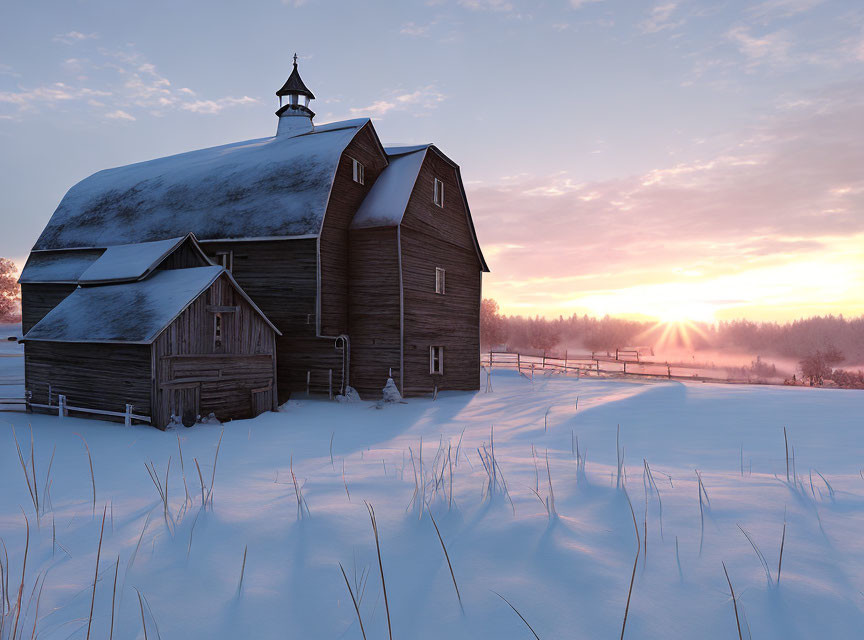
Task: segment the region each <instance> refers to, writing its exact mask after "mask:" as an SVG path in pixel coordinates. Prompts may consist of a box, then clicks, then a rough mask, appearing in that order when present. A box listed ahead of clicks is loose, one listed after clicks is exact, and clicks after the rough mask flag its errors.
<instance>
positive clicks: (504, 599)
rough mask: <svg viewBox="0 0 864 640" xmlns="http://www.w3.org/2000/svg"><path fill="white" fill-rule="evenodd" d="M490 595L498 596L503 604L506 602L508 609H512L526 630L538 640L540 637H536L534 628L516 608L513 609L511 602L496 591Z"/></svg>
mask: <svg viewBox="0 0 864 640" xmlns="http://www.w3.org/2000/svg"><path fill="white" fill-rule="evenodd" d="M492 593H494V594H495V595H496V596H498V597H499V598H501V599H502V600H503V601H504V602H506V603H507V604H508V605H509V607H510V608H511V609H513V611H515V612H516V615H517V616H519V618H520V619H521V620H522V622H524V623H525V626H526V627H528V630H529V631H531V633H532V634H534V637H535V638H537V640H540V636H538V635H537V632H536V631H534V627H532V626H531V625H530V624H529V623H528V621H527V620H526V619H525V616H523V615H522V614H521V613H519V609H517V608H516V607H514V606H513V603H512V602H510V601H509V600H508V599H507V598H505V597H504V596H502V595H501V594H500V593H498V592H497V591H493V592H492Z"/></svg>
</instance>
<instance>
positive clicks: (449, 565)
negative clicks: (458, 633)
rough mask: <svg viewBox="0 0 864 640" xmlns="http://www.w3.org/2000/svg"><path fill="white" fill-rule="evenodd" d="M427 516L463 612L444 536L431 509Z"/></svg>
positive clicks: (460, 596)
mask: <svg viewBox="0 0 864 640" xmlns="http://www.w3.org/2000/svg"><path fill="white" fill-rule="evenodd" d="M429 518H430V519H431V520H432V526H433V527H435V533H437V534H438V541H439V542H440V543H441V549H442V550H443V551H444V559H445V560H447V568H448V569H450V577H451V578H452V579H453V588H454V589H456V598H457V599H458V600H459V608H460V609H462V612H463V613H464V612H465V607H463V606H462V595H461V594H460V593H459V585H458V584H456V574H455V573H454V572H453V565H452V564H451V563H450V554H449V553H447V547H446V546H445V545H444V538H443V537H441V531H440V530H439V529H438V523H437V522H435V516H433V515H432V511H429Z"/></svg>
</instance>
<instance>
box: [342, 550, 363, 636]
mask: <svg viewBox="0 0 864 640" xmlns="http://www.w3.org/2000/svg"><path fill="white" fill-rule="evenodd" d="M339 569H341V570H342V577H343V578H345V586H346V587H348V593H349V594H351V602H353V603H354V611H355V612H356V613H357V622H359V623H360V633H361V634H363V640H366V630H365V629H364V628H363V617H362V616H361V615H360V605H359V604H357V598H355V597H354V590H353V589H351V583H350V582H348V576H347V575H346V574H345V568H344V567H343V566H342V563H341V562H340V563H339Z"/></svg>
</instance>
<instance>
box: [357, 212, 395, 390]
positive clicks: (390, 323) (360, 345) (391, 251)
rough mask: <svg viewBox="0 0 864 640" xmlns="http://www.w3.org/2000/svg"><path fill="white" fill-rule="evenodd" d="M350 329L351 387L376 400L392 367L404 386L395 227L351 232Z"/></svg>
mask: <svg viewBox="0 0 864 640" xmlns="http://www.w3.org/2000/svg"><path fill="white" fill-rule="evenodd" d="M348 267H349V271H350V273H351V281H350V285H349V296H348V324H349V333H350V335H351V375H350V383H351V386H352V387H354V388H355V389H357V391H359V392H360V394H361V395H362V397H364V398H369V399H377V398H380V397H381V389H383V388H384V384H385V383H386V382H387V375H388V373H389V371H390V369H391V368H392V372H393V379H394V380H395V382H396V384H397V385H400V380H401V378H400V366H401V365H400V359H401V342H400V315H399V313H400V312H399V248H398V240H397V229H396V227H383V228H375V229H352V230H351V233H350V250H349V260H348Z"/></svg>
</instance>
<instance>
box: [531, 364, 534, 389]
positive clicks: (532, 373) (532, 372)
mask: <svg viewBox="0 0 864 640" xmlns="http://www.w3.org/2000/svg"><path fill="white" fill-rule="evenodd" d="M531 384H534V363H533V362H532V363H531Z"/></svg>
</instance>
